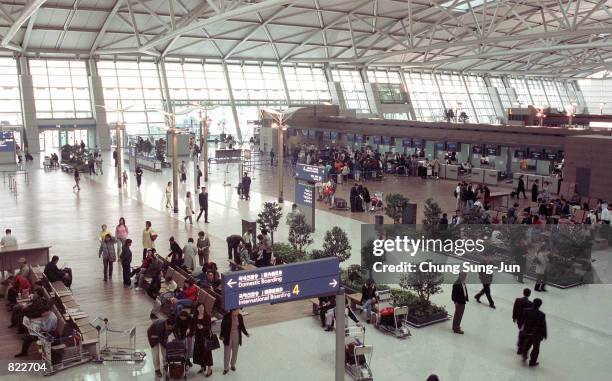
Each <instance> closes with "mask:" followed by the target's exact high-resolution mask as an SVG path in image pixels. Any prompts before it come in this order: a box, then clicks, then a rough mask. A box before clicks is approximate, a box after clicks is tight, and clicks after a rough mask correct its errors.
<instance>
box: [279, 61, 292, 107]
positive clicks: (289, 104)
mask: <svg viewBox="0 0 612 381" xmlns="http://www.w3.org/2000/svg"><path fill="white" fill-rule="evenodd" d="M278 72H279V74H280V78H281V82H282V83H283V90H284V92H285V99H286V100H287V107H291V97H290V96H289V86H287V79H285V71H284V70H283V65H281V64H278Z"/></svg>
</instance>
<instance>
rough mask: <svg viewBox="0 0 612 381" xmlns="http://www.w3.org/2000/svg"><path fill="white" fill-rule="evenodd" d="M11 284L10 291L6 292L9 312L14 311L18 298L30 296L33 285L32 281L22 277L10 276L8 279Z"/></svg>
mask: <svg viewBox="0 0 612 381" xmlns="http://www.w3.org/2000/svg"><path fill="white" fill-rule="evenodd" d="M8 281H9V283H10V285H11V286H10V287H9V289H8V290H7V291H6V299H7V300H8V302H9V311H12V309H13V307H14V306H15V304H17V297H18V296H19V294H21V296H22V297H24V298H25V297H27V296H28V295H29V294H30V290H31V288H32V285H31V284H30V281H29V280H27V279H26V278H24V277H23V276H21V275H17V276H12V275H11V276H10V277H9V278H8Z"/></svg>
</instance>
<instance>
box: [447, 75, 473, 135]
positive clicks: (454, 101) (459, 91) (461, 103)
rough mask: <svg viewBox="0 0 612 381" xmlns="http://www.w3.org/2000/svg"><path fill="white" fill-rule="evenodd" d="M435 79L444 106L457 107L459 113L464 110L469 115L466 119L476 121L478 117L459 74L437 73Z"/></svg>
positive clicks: (448, 107)
mask: <svg viewBox="0 0 612 381" xmlns="http://www.w3.org/2000/svg"><path fill="white" fill-rule="evenodd" d="M437 79H438V85H439V86H440V91H441V95H442V99H443V100H444V105H445V106H446V108H447V109H457V110H458V111H459V114H460V113H461V112H465V113H466V114H467V115H468V117H469V119H468V121H469V122H472V123H476V122H477V121H478V118H477V116H476V113H475V111H474V109H473V108H472V104H471V103H470V98H469V95H468V93H467V89H466V88H465V86H464V84H463V80H462V79H461V76H460V75H458V74H438V75H437Z"/></svg>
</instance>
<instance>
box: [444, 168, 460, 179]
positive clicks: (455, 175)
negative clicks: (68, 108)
mask: <svg viewBox="0 0 612 381" xmlns="http://www.w3.org/2000/svg"><path fill="white" fill-rule="evenodd" d="M445 167H446V173H445V176H444V177H445V178H447V179H449V180H458V179H459V166H458V165H454V164H446V165H445Z"/></svg>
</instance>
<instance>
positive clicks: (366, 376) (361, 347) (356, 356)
mask: <svg viewBox="0 0 612 381" xmlns="http://www.w3.org/2000/svg"><path fill="white" fill-rule="evenodd" d="M345 336H346V338H345V339H344V351H345V353H344V368H345V369H346V372H347V373H348V374H349V375H350V376H351V377H352V378H353V379H354V380H355V381H373V380H374V378H373V376H372V370H371V369H370V363H371V362H372V353H373V351H374V347H373V346H371V345H365V327H359V326H349V327H347V328H346V330H345Z"/></svg>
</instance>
